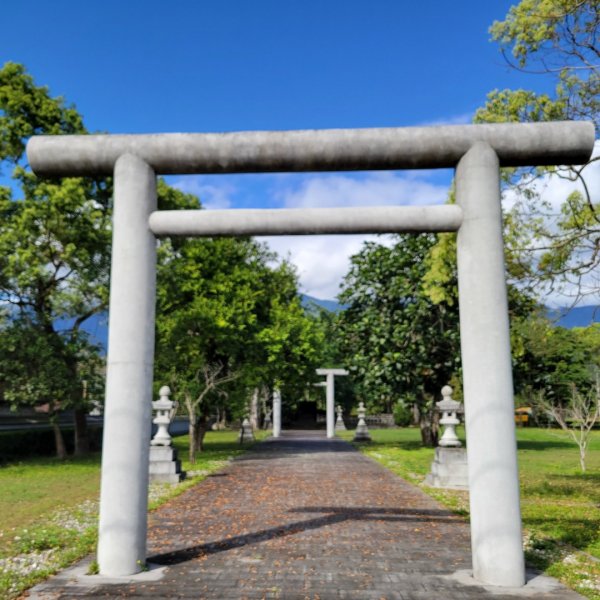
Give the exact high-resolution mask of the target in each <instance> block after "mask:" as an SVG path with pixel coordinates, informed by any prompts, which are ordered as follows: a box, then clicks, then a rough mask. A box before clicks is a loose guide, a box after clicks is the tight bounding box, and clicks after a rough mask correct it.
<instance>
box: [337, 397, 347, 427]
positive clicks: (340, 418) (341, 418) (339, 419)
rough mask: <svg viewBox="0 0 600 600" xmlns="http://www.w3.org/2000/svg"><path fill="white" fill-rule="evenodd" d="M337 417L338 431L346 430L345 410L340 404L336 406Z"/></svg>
mask: <svg viewBox="0 0 600 600" xmlns="http://www.w3.org/2000/svg"><path fill="white" fill-rule="evenodd" d="M336 412H337V419H336V421H335V429H336V431H346V424H345V423H344V411H343V409H342V405H341V404H338V405H337V407H336Z"/></svg>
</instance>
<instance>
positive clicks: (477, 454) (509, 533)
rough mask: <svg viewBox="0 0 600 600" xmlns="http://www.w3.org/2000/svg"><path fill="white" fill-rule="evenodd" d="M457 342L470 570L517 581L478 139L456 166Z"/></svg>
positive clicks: (513, 459)
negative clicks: (460, 213) (466, 471)
mask: <svg viewBox="0 0 600 600" xmlns="http://www.w3.org/2000/svg"><path fill="white" fill-rule="evenodd" d="M456 201H457V204H458V205H459V206H460V207H461V208H462V209H463V213H464V219H463V223H462V225H461V227H460V230H459V232H458V237H457V262H458V289H459V304H460V340H461V354H462V367H463V385H464V408H465V426H466V432H467V452H468V463H469V467H468V469H469V491H470V494H469V498H470V504H471V545H472V553H473V576H474V578H475V579H477V580H479V581H482V582H484V583H487V584H491V585H500V586H509V587H510V586H514V587H516V586H522V585H524V583H525V566H524V558H523V547H522V535H521V512H520V506H519V472H518V468H517V447H516V438H515V424H514V402H513V385H512V368H511V354H510V337H509V323H508V302H507V294H506V280H505V268H504V246H503V240H502V211H501V205H500V173H499V162H498V157H497V155H496V153H495V152H494V150H493V149H492V148H491V147H490V146H489V145H488V144H487V143H485V142H476V143H475V144H473V146H472V147H471V149H470V150H469V151H468V152H467V153H466V154H465V155H464V156H463V157H462V158H461V160H460V162H459V163H458V166H457V168H456Z"/></svg>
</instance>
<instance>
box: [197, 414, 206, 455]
mask: <svg viewBox="0 0 600 600" xmlns="http://www.w3.org/2000/svg"><path fill="white" fill-rule="evenodd" d="M207 423H208V418H207V416H206V415H205V414H203V415H200V416H199V417H198V419H197V420H196V447H195V448H196V451H197V452H202V451H203V450H204V436H205V435H206V425H207Z"/></svg>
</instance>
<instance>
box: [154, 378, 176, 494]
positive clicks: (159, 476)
mask: <svg viewBox="0 0 600 600" xmlns="http://www.w3.org/2000/svg"><path fill="white" fill-rule="evenodd" d="M158 394H159V398H158V400H155V401H154V402H152V409H153V410H154V411H155V413H156V416H155V417H154V419H152V422H153V423H154V424H155V425H156V426H157V427H158V430H157V432H156V434H155V436H154V437H153V438H152V440H150V462H149V475H150V482H152V483H179V482H180V481H181V480H182V479H183V478H184V477H185V473H183V472H182V471H181V462H180V461H179V460H177V450H175V448H173V447H172V446H171V436H170V435H169V425H170V424H171V421H172V420H173V418H174V417H175V413H176V412H177V402H174V401H173V400H171V399H170V397H169V396H170V395H171V390H170V389H169V386H166V385H163V386H162V387H161V388H160V390H159V392H158Z"/></svg>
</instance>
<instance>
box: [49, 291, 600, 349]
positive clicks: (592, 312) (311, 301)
mask: <svg viewBox="0 0 600 600" xmlns="http://www.w3.org/2000/svg"><path fill="white" fill-rule="evenodd" d="M300 296H301V299H302V305H303V306H304V307H305V308H306V309H307V310H309V311H311V310H312V311H313V312H317V311H318V310H319V309H321V308H324V309H325V310H328V311H329V312H333V313H338V312H340V311H341V310H344V305H343V304H340V303H339V302H336V301H335V300H322V299H321V298H314V297H313V296H308V295H307V294H301V295H300ZM547 315H548V318H549V319H551V320H552V321H554V323H555V324H556V325H560V326H561V327H565V328H567V329H572V328H573V327H587V326H588V325H591V324H592V323H600V307H598V306H577V307H575V308H549V309H548V311H547ZM70 324H71V322H70V321H57V323H56V325H57V329H59V330H60V329H61V328H64V329H67V328H68V327H69V326H70ZM82 329H83V330H84V331H86V332H87V333H89V335H90V338H91V339H92V341H93V342H95V343H97V344H99V345H100V347H101V348H102V350H103V354H105V353H106V348H107V346H108V314H107V313H101V314H99V315H93V316H92V317H90V318H89V319H88V320H87V321H86V322H85V323H84V324H83V326H82Z"/></svg>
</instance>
